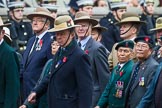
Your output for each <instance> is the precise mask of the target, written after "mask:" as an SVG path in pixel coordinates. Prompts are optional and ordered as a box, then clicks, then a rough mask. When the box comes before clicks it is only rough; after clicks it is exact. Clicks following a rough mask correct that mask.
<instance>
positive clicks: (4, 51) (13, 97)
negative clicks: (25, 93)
mask: <svg viewBox="0 0 162 108" xmlns="http://www.w3.org/2000/svg"><path fill="white" fill-rule="evenodd" d="M19 87H20V81H19V61H18V57H17V54H16V52H15V51H14V50H13V49H12V48H11V47H10V46H9V45H8V44H7V43H6V42H5V41H3V42H2V44H1V45H0V108H18V106H17V102H18V97H19Z"/></svg>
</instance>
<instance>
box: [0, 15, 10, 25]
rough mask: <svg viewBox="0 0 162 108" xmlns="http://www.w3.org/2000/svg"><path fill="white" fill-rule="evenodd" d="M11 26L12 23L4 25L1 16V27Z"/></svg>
mask: <svg viewBox="0 0 162 108" xmlns="http://www.w3.org/2000/svg"><path fill="white" fill-rule="evenodd" d="M10 25H11V23H6V24H3V20H2V17H1V16H0V27H7V26H10Z"/></svg>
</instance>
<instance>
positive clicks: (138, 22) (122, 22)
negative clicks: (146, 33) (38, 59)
mask: <svg viewBox="0 0 162 108" xmlns="http://www.w3.org/2000/svg"><path fill="white" fill-rule="evenodd" d="M125 23H136V24H140V25H142V24H146V22H145V21H121V22H117V23H115V25H117V26H120V25H122V24H125Z"/></svg>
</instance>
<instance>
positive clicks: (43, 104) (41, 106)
mask: <svg viewBox="0 0 162 108" xmlns="http://www.w3.org/2000/svg"><path fill="white" fill-rule="evenodd" d="M52 63H53V59H49V60H48V61H47V63H46V64H45V66H44V68H43V71H42V73H41V75H40V78H39V80H38V82H37V85H38V84H39V83H40V82H41V81H42V79H43V78H44V77H45V76H46V75H48V73H49V72H50V69H51V66H52ZM37 85H36V86H37ZM24 104H25V105H27V108H48V104H47V94H44V95H43V96H41V98H40V99H39V100H38V101H37V103H36V104H30V103H28V102H27V101H25V102H24Z"/></svg>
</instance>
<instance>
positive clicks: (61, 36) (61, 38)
mask: <svg viewBox="0 0 162 108" xmlns="http://www.w3.org/2000/svg"><path fill="white" fill-rule="evenodd" d="M69 35H70V37H69ZM68 37H69V39H68ZM73 37H74V35H72V34H71V33H70V31H69V30H62V31H57V32H56V41H57V42H58V44H59V45H60V46H61V47H66V46H67V45H68V44H69V43H70V42H71V40H72V39H73Z"/></svg>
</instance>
